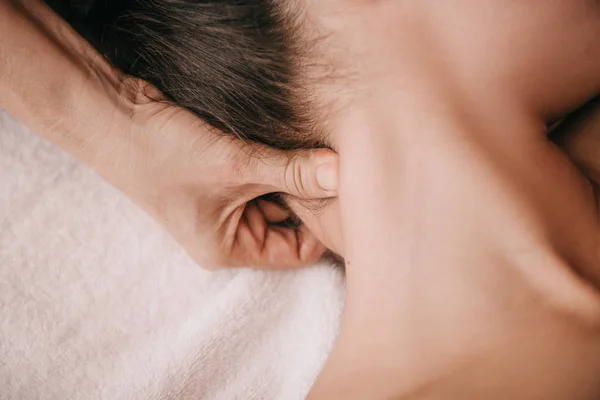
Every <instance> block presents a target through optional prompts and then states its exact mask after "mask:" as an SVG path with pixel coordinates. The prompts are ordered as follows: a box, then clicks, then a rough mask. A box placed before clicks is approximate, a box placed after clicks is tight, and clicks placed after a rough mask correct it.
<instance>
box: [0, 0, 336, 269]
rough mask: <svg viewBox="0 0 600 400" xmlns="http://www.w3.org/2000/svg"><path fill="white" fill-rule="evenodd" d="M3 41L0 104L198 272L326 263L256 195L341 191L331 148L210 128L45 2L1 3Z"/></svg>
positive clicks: (319, 249) (309, 240)
mask: <svg viewBox="0 0 600 400" xmlns="http://www.w3.org/2000/svg"><path fill="white" fill-rule="evenodd" d="M0 37H2V38H4V39H3V40H2V41H0V93H2V95H1V96H0V107H2V108H4V109H5V110H7V111H8V112H9V113H11V114H12V115H13V116H15V117H16V118H19V119H20V120H21V121H22V122H24V123H26V124H28V125H29V126H30V127H31V128H32V129H33V130H34V131H36V132H38V133H39V134H40V135H42V136H43V137H44V138H45V139H47V140H49V141H51V142H53V143H55V144H56V145H58V146H59V147H61V148H62V149H64V150H65V151H67V152H69V153H71V154H72V155H74V156H75V157H77V158H79V159H80V160H82V161H83V162H85V163H87V164H89V165H90V166H91V167H93V168H94V169H95V170H96V171H97V172H98V173H99V174H100V175H101V176H102V177H103V178H105V179H106V180H107V181H108V182H109V183H111V184H112V185H114V186H115V187H117V188H119V189H121V190H122V191H123V193H124V194H125V195H127V196H128V197H129V198H130V199H132V200H133V201H134V202H135V203H137V204H138V205H140V206H141V207H142V208H143V209H144V210H145V211H146V212H148V213H149V214H150V215H151V216H152V217H154V219H155V220H156V221H157V222H158V223H159V224H161V225H162V226H163V227H164V228H165V229H166V230H167V231H168V232H170V233H171V235H172V236H173V237H174V238H175V239H176V240H177V241H178V242H179V243H180V244H181V245H182V246H183V247H184V248H185V250H186V251H187V252H188V253H189V254H190V256H191V257H192V258H193V259H194V260H195V261H197V262H198V263H200V264H201V265H202V266H204V267H205V268H217V267H222V266H254V267H261V268H293V267H299V266H303V265H308V264H311V263H313V262H315V261H316V260H318V259H319V258H320V257H321V256H322V254H323V252H324V251H325V247H324V246H323V245H322V244H321V243H320V242H319V241H318V240H317V239H316V237H315V236H314V235H313V234H312V233H311V232H309V231H308V230H306V229H305V228H301V229H300V230H296V229H292V228H286V227H283V226H281V222H282V221H283V220H285V219H287V218H289V217H290V213H289V211H288V210H286V209H284V208H282V207H280V206H278V205H277V204H275V203H272V202H268V201H264V200H260V199H257V198H258V197H259V196H262V195H265V194H267V193H272V192H284V193H287V194H288V195H290V196H295V197H299V198H305V199H315V198H324V197H331V196H334V195H335V194H336V192H335V184H336V175H335V174H336V171H337V169H336V164H335V163H336V159H337V157H336V155H335V154H334V153H333V152H331V151H325V150H320V151H309V152H302V153H285V152H280V151H276V150H273V149H270V148H267V147H264V146H258V145H253V144H248V143H245V142H242V141H241V140H236V139H232V138H228V137H225V136H224V135H221V134H219V133H217V132H214V131H213V130H211V129H210V128H209V127H208V126H206V125H205V124H204V123H203V122H202V121H201V120H199V119H198V118H196V117H195V116H193V115H192V114H191V113H189V112H187V111H185V110H183V109H181V108H179V107H176V106H174V105H173V104H169V103H168V102H161V101H156V99H157V98H160V94H159V93H157V91H156V90H155V89H154V88H152V87H150V86H149V85H148V84H146V83H144V82H141V81H139V80H136V79H133V78H131V77H125V76H123V75H122V74H121V73H119V72H118V71H116V70H114V69H113V68H111V67H110V66H109V65H108V64H107V62H106V61H105V60H104V59H103V58H102V57H100V55H98V54H97V53H96V52H95V51H94V50H93V49H92V48H91V47H90V46H89V45H88V44H87V43H86V42H85V41H84V40H83V39H81V38H80V37H79V36H78V35H77V34H76V33H75V32H73V31H72V30H71V29H70V27H69V26H68V25H67V24H66V23H64V21H62V20H61V19H60V18H58V17H57V16H56V15H55V14H53V13H52V12H51V11H50V10H49V9H48V8H47V7H46V6H45V5H43V4H41V3H40V2H39V1H35V0H31V1H18V2H17V1H8V0H1V1H0ZM32 59H34V60H35V62H32ZM33 77H35V79H34V78H33ZM152 99H153V100H152ZM317 170H318V171H319V176H321V177H322V178H325V180H324V181H322V182H321V183H322V184H321V185H320V184H319V182H318V181H317Z"/></svg>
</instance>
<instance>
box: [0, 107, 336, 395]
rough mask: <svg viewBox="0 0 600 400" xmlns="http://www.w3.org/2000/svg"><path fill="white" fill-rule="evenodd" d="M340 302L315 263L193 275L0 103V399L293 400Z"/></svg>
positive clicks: (330, 335)
mask: <svg viewBox="0 0 600 400" xmlns="http://www.w3.org/2000/svg"><path fill="white" fill-rule="evenodd" d="M343 301H344V282H343V277H342V274H341V273H340V271H337V270H335V269H333V268H331V267H328V266H320V267H316V268H310V269H306V270H301V271H293V272H283V273H281V272H280V273H278V272H259V271H252V270H228V271H223V272H218V273H212V274H211V273H208V272H205V271H203V270H202V269H201V268H199V267H198V266H196V265H194V264H193V263H192V262H191V261H190V260H189V259H188V258H187V256H186V255H185V253H184V252H183V251H182V250H181V249H180V248H179V247H178V245H177V244H176V243H175V242H174V241H173V240H172V239H171V238H170V237H168V235H166V234H165V233H164V232H163V231H162V230H161V229H160V228H159V227H158V226H157V225H156V224H155V223H154V222H153V221H152V220H151V219H150V218H149V217H148V216H146V215H145V214H144V213H143V212H142V211H140V210H139V209H138V208H137V207H136V206H134V205H133V204H132V203H130V202H129V200H128V199H127V198H125V197H124V196H123V195H122V194H120V193H119V192H118V191H116V190H115V189H113V188H112V187H110V186H109V185H108V184H107V183H105V182H104V181H102V180H101V179H100V178H99V177H98V176H97V175H95V173H94V172H92V171H91V170H90V169H89V168H87V167H85V166H84V165H82V164H80V163H79V162H77V161H76V160H74V159H73V158H71V157H70V156H68V155H66V154H64V153H63V152H62V151H60V150H58V149H57V148H56V147H54V146H53V145H51V144H48V143H46V142H44V141H42V140H40V139H39V138H38V137H37V136H35V135H34V134H32V133H31V132H29V131H28V130H27V129H26V128H24V127H23V126H22V125H21V124H19V123H17V122H15V121H14V120H12V119H11V118H10V117H8V116H7V115H6V114H5V113H4V112H3V111H2V110H0V399H2V400H8V399H10V400H13V399H14V400H17V399H18V400H34V399H44V400H46V399H51V400H67V399H85V400H90V399H108V400H120V399H122V400H136V399H209V400H213V399H215V400H219V399H223V400H230V399H243V400H248V399H267V400H269V399H277V400H279V399H281V400H288V399H289V400H294V399H302V398H303V397H304V396H305V395H306V393H307V392H308V390H309V388H310V386H311V384H312V382H313V381H314V379H315V377H316V376H317V374H318V372H319V370H320V368H321V367H322V365H323V362H324V360H325V359H326V357H327V355H328V352H329V350H330V348H331V345H332V342H333V340H334V337H335V334H336V332H337V328H338V322H339V317H340V313H341V310H342V307H343Z"/></svg>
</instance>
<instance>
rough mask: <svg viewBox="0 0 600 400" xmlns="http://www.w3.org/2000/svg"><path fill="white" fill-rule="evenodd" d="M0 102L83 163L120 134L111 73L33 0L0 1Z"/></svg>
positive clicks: (124, 111) (122, 108)
mask: <svg viewBox="0 0 600 400" xmlns="http://www.w3.org/2000/svg"><path fill="white" fill-rule="evenodd" d="M0 37H1V38H3V39H2V40H1V41H0V107H2V108H4V109H5V110H6V111H8V112H9V113H10V114H11V115H13V116H14V117H16V118H17V119H19V120H20V121H22V122H23V123H25V124H26V125H28V126H29V127H30V128H31V129H32V130H33V131H35V132H36V133H38V134H40V135H41V136H43V137H44V138H45V139H47V140H49V141H51V142H53V143H55V144H57V145H58V146H60V147H62V148H63V149H65V150H66V151H68V152H70V153H71V154H73V155H74V156H76V157H78V158H80V159H82V160H83V161H85V162H91V161H92V160H93V159H94V157H95V154H96V153H97V152H98V151H100V150H101V149H102V148H104V147H106V148H109V147H110V143H111V142H112V141H114V139H115V135H119V134H124V132H126V129H127V124H128V107H129V106H128V104H127V102H126V101H124V98H123V97H122V96H121V94H120V93H119V80H120V76H119V74H118V73H117V72H116V71H114V70H113V69H112V68H111V67H110V65H109V64H108V63H107V62H106V61H105V60H104V59H103V58H102V57H101V56H100V55H99V54H97V53H96V52H95V51H94V50H93V48H91V46H89V45H88V44H87V43H86V42H85V40H83V39H82V38H80V37H79V36H78V35H77V34H76V33H75V32H74V31H73V30H72V29H71V28H70V27H69V26H68V25H67V24H66V23H65V22H64V21H63V20H61V19H60V18H59V17H58V16H57V15H55V14H54V13H53V12H52V11H51V10H50V9H48V8H47V7H46V6H45V5H44V4H42V3H40V2H39V1H37V0H24V1H10V0H0Z"/></svg>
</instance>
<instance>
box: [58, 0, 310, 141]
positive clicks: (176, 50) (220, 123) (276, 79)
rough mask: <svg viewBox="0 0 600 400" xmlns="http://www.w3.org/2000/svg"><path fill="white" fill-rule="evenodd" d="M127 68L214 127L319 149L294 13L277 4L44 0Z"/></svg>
mask: <svg viewBox="0 0 600 400" xmlns="http://www.w3.org/2000/svg"><path fill="white" fill-rule="evenodd" d="M47 2H48V3H49V4H50V5H51V6H52V7H53V8H55V10H57V11H58V12H59V13H60V14H61V15H62V16H63V17H64V18H65V19H66V20H67V21H68V22H69V23H70V24H71V25H73V27H74V28H75V29H76V30H77V31H78V32H79V33H80V34H82V35H83V36H84V37H85V38H86V39H87V40H89V41H90V42H91V43H92V44H93V45H94V46H95V47H96V48H97V49H98V51H100V52H101V53H102V54H103V55H104V56H106V57H107V58H108V59H109V60H110V61H111V62H112V63H113V64H114V65H115V66H116V67H117V68H119V69H120V70H122V71H123V72H125V73H127V74H130V75H133V76H136V77H138V78H141V79H144V80H146V81H148V82H150V83H151V84H153V85H154V86H156V87H157V88H158V89H159V90H160V91H161V92H162V93H163V94H164V95H165V96H166V97H167V98H168V99H169V100H170V101H172V102H174V103H175V104H177V105H179V106H182V107H185V108H187V109H189V110H191V111H192V112H194V113H196V114H197V115H198V116H200V117H201V118H202V119H204V120H205V121H206V122H208V123H209V124H210V125H211V126H213V127H214V128H217V129H218V130H220V131H222V132H224V133H228V134H233V135H237V136H239V137H242V138H245V139H249V140H253V141H257V142H261V143H265V144H268V145H270V146H274V147H277V148H280V149H297V148H304V147H315V146H319V143H318V142H317V141H315V140H310V138H316V137H319V136H320V135H317V134H316V132H315V128H314V127H315V124H314V123H313V118H312V117H311V116H312V115H314V113H313V112H311V110H310V107H309V101H308V97H307V96H305V95H304V94H303V91H302V88H301V86H302V85H300V84H299V82H298V75H299V68H300V65H301V63H302V61H301V56H302V50H301V49H300V47H299V43H300V42H301V41H300V40H298V35H297V33H298V31H299V29H298V28H299V27H298V18H294V17H293V16H292V15H291V14H289V13H285V12H284V11H283V8H282V7H280V6H278V4H276V0H47Z"/></svg>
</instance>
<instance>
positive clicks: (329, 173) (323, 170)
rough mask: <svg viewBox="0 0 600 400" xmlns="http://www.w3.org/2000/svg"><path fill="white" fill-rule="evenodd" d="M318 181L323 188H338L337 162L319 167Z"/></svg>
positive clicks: (328, 189) (331, 189)
mask: <svg viewBox="0 0 600 400" xmlns="http://www.w3.org/2000/svg"><path fill="white" fill-rule="evenodd" d="M317 182H319V186H321V189H323V190H327V191H335V190H337V184H338V182H337V169H336V167H335V164H333V163H326V164H322V165H320V166H318V167H317Z"/></svg>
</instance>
